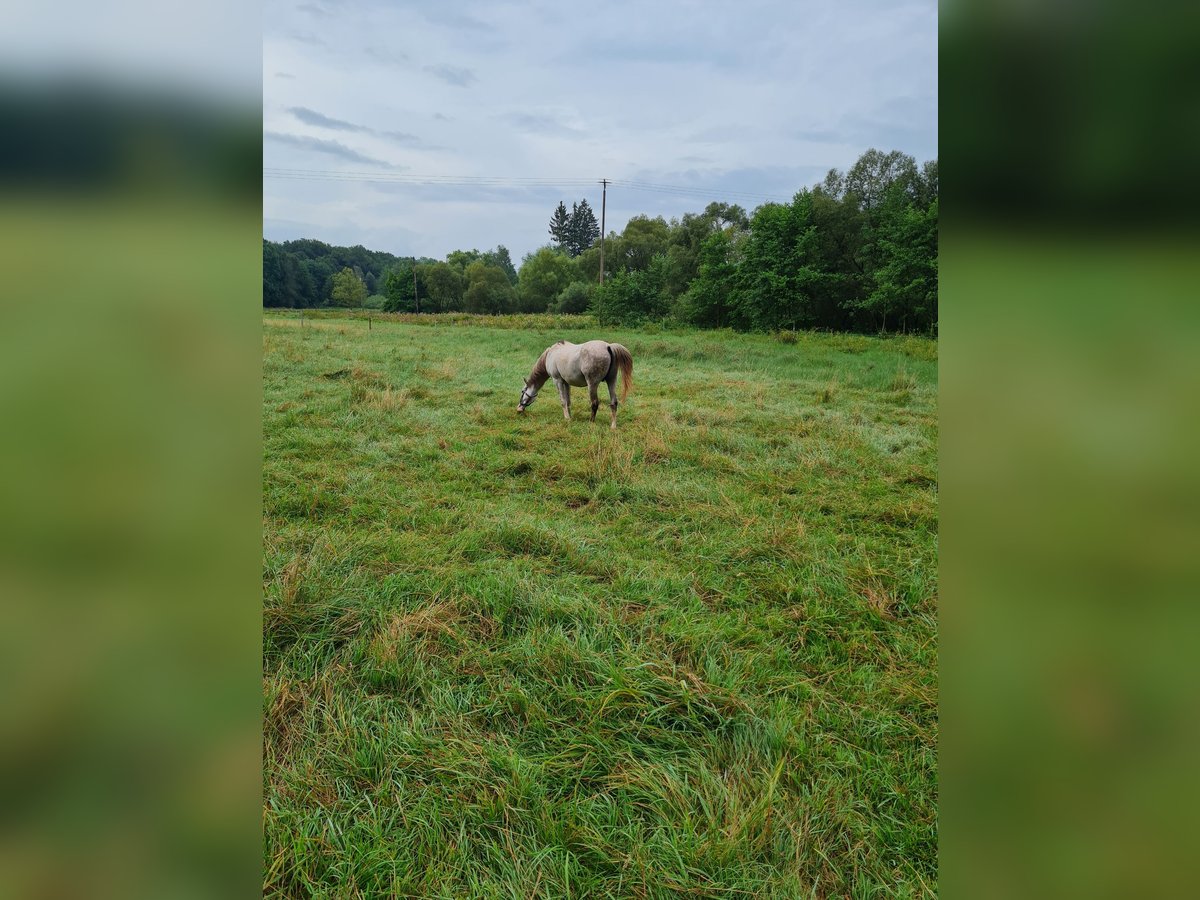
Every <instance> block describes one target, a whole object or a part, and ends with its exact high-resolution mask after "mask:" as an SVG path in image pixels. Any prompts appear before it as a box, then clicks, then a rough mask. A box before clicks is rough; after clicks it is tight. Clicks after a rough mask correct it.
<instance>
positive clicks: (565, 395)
mask: <svg viewBox="0 0 1200 900" xmlns="http://www.w3.org/2000/svg"><path fill="white" fill-rule="evenodd" d="M554 384H555V385H556V386H557V387H558V399H559V400H561V401H562V408H563V418H564V419H566V420H567V421H568V422H570V421H571V386H570V385H569V384H567V383H566V382H565V381H558V380H557V379H555V382H554Z"/></svg>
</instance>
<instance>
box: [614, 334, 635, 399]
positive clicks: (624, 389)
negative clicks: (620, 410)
mask: <svg viewBox="0 0 1200 900" xmlns="http://www.w3.org/2000/svg"><path fill="white" fill-rule="evenodd" d="M608 349H609V350H610V351H611V352H612V355H613V362H615V363H616V364H617V368H618V369H620V371H621V402H622V403H624V402H625V398H626V397H627V396H629V389H630V388H631V387H633V355H632V354H631V353H630V352H629V351H628V350H626V349H625V348H624V347H622V346H621V345H620V344H609V345H608Z"/></svg>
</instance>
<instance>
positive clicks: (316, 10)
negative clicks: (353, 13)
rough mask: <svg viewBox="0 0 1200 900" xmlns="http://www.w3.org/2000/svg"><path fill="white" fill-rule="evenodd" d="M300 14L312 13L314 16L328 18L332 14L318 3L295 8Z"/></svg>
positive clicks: (302, 4) (303, 4)
mask: <svg viewBox="0 0 1200 900" xmlns="http://www.w3.org/2000/svg"><path fill="white" fill-rule="evenodd" d="M296 9H298V10H299V11H300V12H306V13H312V14H313V15H314V16H321V17H323V18H326V19H327V18H329V17H330V16H332V15H333V13H332V12H331V11H330V10H328V9H326V8H325V7H323V6H321V4H319V3H301V4H300V5H299V6H297V7H296Z"/></svg>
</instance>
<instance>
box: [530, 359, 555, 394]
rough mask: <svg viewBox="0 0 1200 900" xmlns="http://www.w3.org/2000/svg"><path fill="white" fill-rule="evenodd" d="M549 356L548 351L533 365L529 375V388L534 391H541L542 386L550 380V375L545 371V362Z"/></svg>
mask: <svg viewBox="0 0 1200 900" xmlns="http://www.w3.org/2000/svg"><path fill="white" fill-rule="evenodd" d="M549 356H550V351H549V350H547V351H546V352H545V353H543V354H542V355H541V356H539V357H538V361H537V362H535V363H534V364H533V371H532V372H530V373H529V386H530V387H532V388H533V389H534V390H535V391H537V390H541V387H542V385H543V384H545V383H546V381H547V379H549V378H550V373H549V372H547V371H546V360H547V358H549Z"/></svg>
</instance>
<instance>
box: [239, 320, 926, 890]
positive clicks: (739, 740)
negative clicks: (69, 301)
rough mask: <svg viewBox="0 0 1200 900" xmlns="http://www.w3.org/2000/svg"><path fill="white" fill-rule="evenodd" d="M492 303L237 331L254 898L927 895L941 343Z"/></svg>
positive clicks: (279, 322)
mask: <svg viewBox="0 0 1200 900" xmlns="http://www.w3.org/2000/svg"><path fill="white" fill-rule="evenodd" d="M495 324H497V325H503V326H504V327H488V326H487V325H486V324H483V323H476V322H474V321H473V320H471V319H467V318H463V317H459V318H458V319H456V320H453V321H450V320H442V321H440V322H439V323H438V324H433V325H429V324H416V322H415V321H414V320H408V321H399V320H394V321H384V320H381V319H380V318H379V317H378V316H376V317H375V320H374V321H373V323H372V325H371V330H368V327H367V323H366V321H365V320H362V319H352V318H349V317H345V316H342V317H337V316H327V317H320V318H310V319H309V320H308V321H306V322H304V323H301V322H300V321H299V320H298V318H296V316H295V314H294V313H268V314H267V315H265V317H264V335H263V353H264V379H265V387H264V413H263V428H264V470H263V471H264V474H263V478H264V513H263V515H264V521H263V528H264V570H263V579H264V604H265V610H264V616H265V621H264V666H265V670H264V695H265V696H264V710H265V718H266V721H265V738H264V742H265V747H264V754H265V759H264V780H265V785H264V789H265V811H264V817H265V845H266V846H265V855H266V860H265V887H264V890H265V893H266V894H268V895H272V896H289V897H293V896H294V897H306V896H336V897H358V896H362V897H372V896H405V897H422V898H424V897H447V898H450V897H454V898H463V897H506V898H509V897H511V898H532V897H680V896H689V897H748V896H753V897H779V898H785V897H786V898H792V897H825V896H843V895H846V896H855V897H867V896H902V897H907V896H929V895H934V894H935V893H936V890H937V762H936V749H937V690H938V688H937V581H936V578H937V521H938V504H937V346H936V344H935V343H934V342H932V341H928V340H924V339H918V338H894V339H876V338H867V337H859V336H848V335H814V334H807V333H800V334H798V335H796V336H795V339H794V340H781V339H780V338H778V337H771V336H765V335H760V336H741V335H732V334H727V333H715V332H669V331H663V332H659V333H648V332H644V331H643V332H637V331H627V330H620V329H615V330H602V329H598V328H597V327H596V326H594V325H588V324H587V322H586V320H583V319H571V320H564V321H563V322H562V323H559V327H557V328H555V327H554V326H555V324H556V323H555V322H554V321H553V320H551V319H549V318H540V319H530V320H519V319H516V320H514V319H508V320H505V321H503V322H497V323H495ZM522 326H524V327H522ZM589 337H605V338H607V339H610V340H615V341H619V342H621V343H623V344H625V345H626V346H627V347H629V349H630V350H631V351H632V353H633V357H634V367H635V368H634V375H635V388H634V390H633V392H632V393H631V394H630V397H629V402H628V404H627V405H625V406H622V407H621V409H620V411H619V423H618V424H619V430H618V431H617V432H615V433H613V432H610V431H609V429H608V426H607V407H606V406H605V405H603V401H604V389H603V388H602V389H601V396H602V406H601V411H600V416H599V417H598V420H597V422H596V423H595V424H592V423H590V422H589V421H588V409H587V402H586V391H583V392H580V391H578V390H576V391H575V392H574V394H573V402H574V413H575V416H576V418H575V421H573V422H571V423H570V424H567V423H565V422H563V421H562V413H561V410H560V407H559V404H558V401H557V397H556V396H555V394H554V391H553V386H552V385H551V386H550V387H548V388H547V390H546V391H544V392H543V394H542V396H541V397H540V398H539V400H538V401H537V402H536V403H535V404H534V405H533V406H532V407H531V409H530V412H529V414H528V415H527V416H525V417H518V416H517V415H516V413H515V406H516V403H517V399H518V394H519V391H520V388H521V385H522V379H523V378H524V376H525V375H526V374H527V373H528V371H529V369H530V367H531V366H532V364H533V362H534V360H535V359H536V358H537V356H538V354H539V353H540V352H541V351H542V350H543V349H544V348H545V347H546V346H547V345H548V344H550V343H552V342H553V341H554V340H557V339H559V338H567V339H569V340H583V339H586V338H589ZM784 337H785V338H790V337H791V336H787V335H785V336H784Z"/></svg>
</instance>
